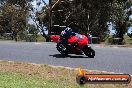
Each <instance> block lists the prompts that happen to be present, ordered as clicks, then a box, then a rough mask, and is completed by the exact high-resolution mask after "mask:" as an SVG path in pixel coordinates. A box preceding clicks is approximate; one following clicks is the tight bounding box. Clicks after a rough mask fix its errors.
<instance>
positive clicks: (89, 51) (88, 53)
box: [83, 45, 95, 58]
mask: <svg viewBox="0 0 132 88" xmlns="http://www.w3.org/2000/svg"><path fill="white" fill-rule="evenodd" d="M83 52H84V54H85V55H86V56H88V57H90V58H94V56H95V51H94V50H93V49H92V48H91V47H90V46H88V45H87V46H85V47H84V49H83Z"/></svg>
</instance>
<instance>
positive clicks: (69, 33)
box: [60, 27, 77, 45]
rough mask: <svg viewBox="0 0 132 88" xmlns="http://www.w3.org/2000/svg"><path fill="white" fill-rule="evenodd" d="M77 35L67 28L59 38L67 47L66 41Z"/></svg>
mask: <svg viewBox="0 0 132 88" xmlns="http://www.w3.org/2000/svg"><path fill="white" fill-rule="evenodd" d="M76 34H77V33H75V32H73V31H72V29H71V28H69V27H67V28H66V29H65V30H64V31H62V32H61V35H60V38H61V39H62V41H63V43H64V44H66V45H67V41H68V39H69V38H70V36H75V35H76Z"/></svg>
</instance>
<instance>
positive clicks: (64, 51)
mask: <svg viewBox="0 0 132 88" xmlns="http://www.w3.org/2000/svg"><path fill="white" fill-rule="evenodd" d="M56 48H57V50H58V51H59V52H60V53H61V54H62V55H64V56H68V52H67V48H66V47H65V46H64V45H63V44H57V47H56Z"/></svg>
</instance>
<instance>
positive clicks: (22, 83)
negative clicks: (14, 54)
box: [0, 61, 132, 88]
mask: <svg viewBox="0 0 132 88" xmlns="http://www.w3.org/2000/svg"><path fill="white" fill-rule="evenodd" d="M76 73H77V71H76V70H75V69H72V70H70V69H65V68H61V67H58V68H55V67H51V66H47V65H33V64H28V63H20V62H8V61H0V88H132V83H130V84H86V85H84V86H80V85H78V84H77V83H76V80H75V79H76ZM88 73H94V74H95V73H102V72H91V71H88ZM102 74H104V73H102Z"/></svg>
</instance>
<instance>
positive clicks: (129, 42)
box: [124, 35, 132, 45]
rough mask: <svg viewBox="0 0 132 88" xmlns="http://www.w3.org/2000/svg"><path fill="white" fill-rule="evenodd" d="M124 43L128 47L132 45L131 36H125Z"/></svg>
mask: <svg viewBox="0 0 132 88" xmlns="http://www.w3.org/2000/svg"><path fill="white" fill-rule="evenodd" d="M124 41H125V43H126V44H127V45H132V38H130V37H129V36H127V35H125V36H124Z"/></svg>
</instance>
